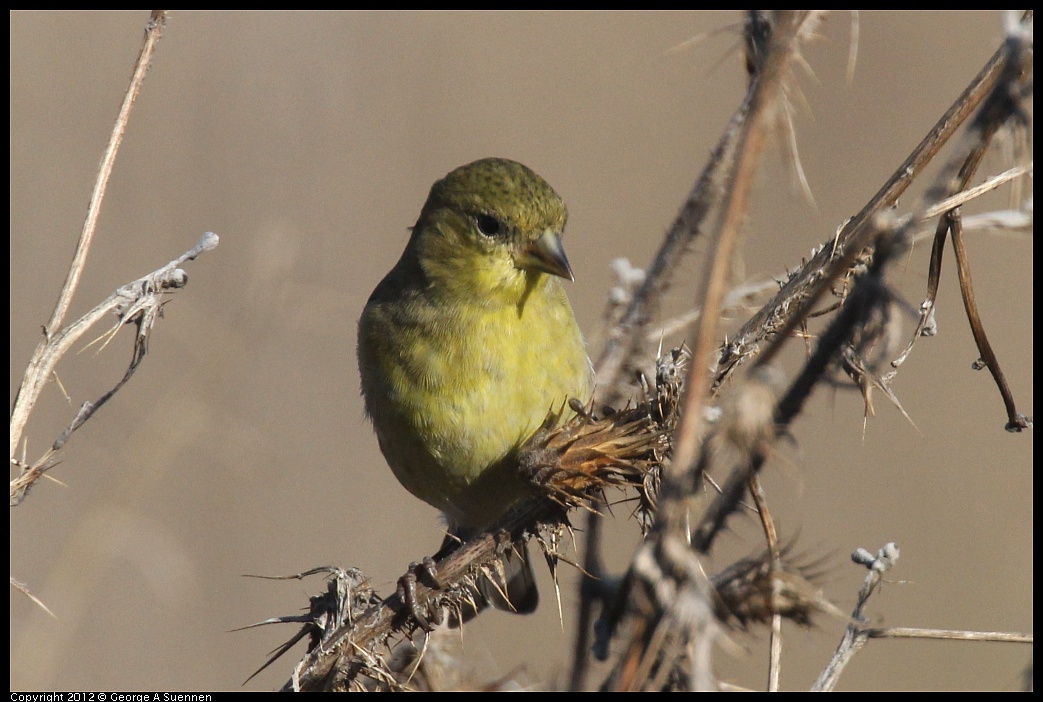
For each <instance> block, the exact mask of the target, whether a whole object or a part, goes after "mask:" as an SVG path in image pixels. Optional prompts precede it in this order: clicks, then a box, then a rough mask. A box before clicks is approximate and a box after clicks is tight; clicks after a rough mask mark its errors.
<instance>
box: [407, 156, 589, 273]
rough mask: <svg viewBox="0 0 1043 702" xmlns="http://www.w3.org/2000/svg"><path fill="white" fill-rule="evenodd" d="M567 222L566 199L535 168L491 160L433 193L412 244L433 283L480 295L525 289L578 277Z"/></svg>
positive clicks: (455, 174) (454, 175)
mask: <svg viewBox="0 0 1043 702" xmlns="http://www.w3.org/2000/svg"><path fill="white" fill-rule="evenodd" d="M567 218H568V213H567V211H566V209H565V203H564V201H563V200H562V199H561V196H559V195H558V194H557V193H556V192H555V191H554V189H553V188H552V187H551V186H550V185H549V184H548V183H547V181H545V180H544V179H543V178H541V177H540V176H539V175H537V174H536V173H535V172H534V171H532V170H531V169H530V168H528V167H526V166H524V165H522V164H520V163H518V162H516V161H511V160H508V159H504V158H486V159H482V160H480V161H475V162H473V163H469V164H467V165H465V166H460V167H459V168H457V169H455V170H453V171H451V172H450V173H449V174H448V175H446V176H445V177H444V178H442V179H441V180H439V181H438V182H436V183H435V184H434V185H433V186H432V187H431V193H430V194H429V195H428V198H427V202H426V203H425V204H424V208H423V210H422V211H421V213H420V218H419V219H418V220H417V223H416V226H415V227H414V228H413V242H412V244H413V245H414V246H416V251H417V255H418V256H419V259H420V264H421V266H422V267H423V269H424V271H425V273H427V275H428V276H429V277H431V278H434V279H439V280H448V281H453V282H455V283H460V284H468V286H469V287H473V288H474V289H473V290H472V292H476V293H485V292H488V291H490V290H493V289H501V290H515V289H518V290H520V289H521V288H523V287H527V286H528V284H529V282H531V281H529V274H532V273H549V274H551V275H555V276H560V277H562V278H568V279H569V280H572V279H573V277H572V268H571V267H570V265H569V262H568V259H567V258H566V257H565V250H564V249H563V248H562V245H561V235H562V232H563V230H564V228H565V221H566V219H567ZM470 284H474V285H470ZM519 286H520V287H519Z"/></svg>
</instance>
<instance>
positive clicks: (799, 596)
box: [710, 551, 846, 628]
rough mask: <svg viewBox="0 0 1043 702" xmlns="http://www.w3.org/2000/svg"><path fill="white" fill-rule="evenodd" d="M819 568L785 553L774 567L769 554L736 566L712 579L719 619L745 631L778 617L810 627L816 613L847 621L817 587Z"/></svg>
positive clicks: (766, 552)
mask: <svg viewBox="0 0 1043 702" xmlns="http://www.w3.org/2000/svg"><path fill="white" fill-rule="evenodd" d="M819 566H820V563H819V562H813V563H799V562H797V559H792V558H789V557H787V555H786V554H785V553H784V554H783V558H782V559H781V560H780V561H779V562H778V563H773V562H772V559H771V555H770V554H769V553H768V551H765V552H764V553H761V554H760V555H758V556H754V557H751V558H745V559H743V560H741V561H738V562H737V563H734V564H733V565H731V566H729V567H728V568H726V569H725V570H723V571H721V572H720V573H718V574H716V575H714V576H712V577H711V578H710V582H711V583H712V584H713V586H714V588H715V589H716V591H717V596H718V597H717V599H716V601H715V602H714V605H715V609H716V614H717V618H718V619H720V620H721V621H722V622H729V621H733V622H735V623H737V624H738V626H739V627H741V628H746V626H747V625H749V624H750V623H751V622H755V623H762V622H767V621H770V620H771V618H772V616H773V615H775V614H778V615H781V616H782V617H784V618H786V619H789V620H791V621H794V622H796V623H797V624H800V625H802V626H811V624H812V617H813V616H814V615H815V614H817V613H827V614H832V615H835V616H838V617H845V616H846V615H845V614H844V613H843V612H842V611H840V609H838V608H837V607H836V606H835V605H834V604H833V603H832V602H830V601H829V600H827V599H826V597H825V595H824V594H823V593H822V589H821V588H820V587H819V586H818V585H817V584H816V583H815V581H816V580H817V579H819V578H820V577H821V571H819V570H818V568H819Z"/></svg>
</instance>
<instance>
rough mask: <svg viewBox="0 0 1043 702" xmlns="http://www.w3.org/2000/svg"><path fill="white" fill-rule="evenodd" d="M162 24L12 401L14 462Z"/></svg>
mask: <svg viewBox="0 0 1043 702" xmlns="http://www.w3.org/2000/svg"><path fill="white" fill-rule="evenodd" d="M166 21H167V11H166V10H153V11H152V14H151V16H150V17H149V21H148V24H147V25H146V26H145V39H144V43H143V44H142V46H141V53H140V54H139V55H138V60H137V62H136V63H135V64H134V72H133V74H132V75H131V78H130V86H129V87H128V88H127V93H126V95H124V97H123V104H122V105H121V106H120V111H119V114H118V115H117V117H116V124H115V126H113V128H112V136H111V137H110V138H109V144H108V146H107V147H106V149H105V153H104V155H103V156H102V159H101V165H100V166H99V169H98V177H97V178H96V179H95V183H94V191H93V192H92V193H91V199H90V203H89V204H88V205H87V218H86V219H85V220H84V223H83V231H82V232H81V234H80V240H79V242H78V243H77V245H76V253H75V254H73V259H72V265H70V267H69V273H68V275H67V276H66V278H65V284H64V285H63V286H62V291H61V293H60V294H59V295H58V302H57V304H55V306H54V312H52V313H51V319H50V320H49V321H48V322H47V325H46V326H45V327H44V336H43V339H41V340H40V344H39V345H38V346H37V347H36V351H35V352H34V354H33V357H32V359H31V360H30V361H29V365H28V367H27V368H26V369H25V376H24V378H23V379H22V385H21V387H20V388H19V390H18V395H17V396H16V397H15V402H14V408H13V409H12V411H11V460H12V461H14V459H15V452H16V451H17V449H18V445H19V443H20V442H21V439H22V432H23V431H24V430H25V424H26V422H28V421H29V415H30V413H31V412H32V409H33V407H34V406H35V405H36V400H37V399H38V398H39V397H40V393H41V392H43V387H44V384H45V383H46V382H47V380H48V378H50V377H51V372H52V371H53V370H54V364H55V363H57V361H58V359H57V358H55V357H54V356H53V355H49V354H48V353H47V351H48V344H49V340H50V337H51V335H52V334H54V333H55V330H56V329H58V328H59V327H60V326H61V324H62V321H63V320H64V319H65V313H66V311H67V310H68V309H69V305H70V304H71V303H72V297H73V295H74V294H75V293H76V288H77V286H78V285H79V282H80V276H81V275H82V273H83V268H84V266H85V265H86V263H87V252H88V251H89V250H90V246H91V242H92V241H93V240H94V232H95V231H96V230H97V227H98V216H99V215H100V213H101V205H102V202H103V201H104V199H105V191H106V189H107V188H108V184H109V178H110V176H111V175H112V168H113V166H114V165H115V163H116V154H117V152H118V151H119V147H120V144H121V143H122V142H123V135H124V134H125V133H126V131H127V123H128V121H129V120H130V111H131V109H132V108H133V107H134V102H135V100H137V97H138V94H139V93H140V92H141V86H142V84H143V83H144V81H145V75H146V74H147V73H148V68H149V63H150V62H151V61H152V54H153V53H154V52H155V50H156V44H157V43H158V42H159V38H160V37H161V36H162V35H163V29H164V27H165V26H166Z"/></svg>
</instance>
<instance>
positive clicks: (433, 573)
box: [396, 556, 442, 631]
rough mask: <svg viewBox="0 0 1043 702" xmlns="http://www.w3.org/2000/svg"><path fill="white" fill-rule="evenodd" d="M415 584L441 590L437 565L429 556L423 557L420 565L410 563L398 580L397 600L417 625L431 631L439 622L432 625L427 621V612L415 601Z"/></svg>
mask: <svg viewBox="0 0 1043 702" xmlns="http://www.w3.org/2000/svg"><path fill="white" fill-rule="evenodd" d="M417 582H423V583H424V584H425V585H427V586H428V587H431V588H433V589H436V590H437V589H441V587H442V583H441V581H440V580H439V579H438V565H437V564H436V563H435V560H434V559H433V558H431V557H430V556H425V557H424V560H423V562H421V563H415V562H414V563H410V564H409V570H408V571H407V572H406V574H405V575H403V576H402V577H401V578H399V579H398V588H397V590H396V592H397V593H398V599H399V600H400V601H401V602H402V604H403V605H405V608H406V612H407V613H409V614H411V615H412V616H413V619H414V620H416V623H417V625H419V626H420V628H421V629H423V630H424V631H432V630H433V629H434V628H435V626H436V625H437V624H438V623H439V622H435V623H434V624H432V623H431V622H430V620H429V619H428V616H429V614H430V613H429V611H425V608H424V607H423V606H421V604H420V602H419V600H418V599H417V591H416V585H417Z"/></svg>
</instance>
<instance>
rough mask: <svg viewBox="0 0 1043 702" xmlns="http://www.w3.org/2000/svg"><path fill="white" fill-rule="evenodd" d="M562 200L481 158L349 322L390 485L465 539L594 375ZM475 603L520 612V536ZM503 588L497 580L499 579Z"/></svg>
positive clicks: (525, 591) (523, 575) (501, 501)
mask: <svg viewBox="0 0 1043 702" xmlns="http://www.w3.org/2000/svg"><path fill="white" fill-rule="evenodd" d="M567 218H568V213H567V209H566V206H565V203H564V201H563V200H562V198H561V196H560V195H558V193H557V192H555V190H554V189H553V188H552V187H551V186H550V185H549V184H548V183H547V181H545V180H544V179H543V178H542V177H540V176H539V175H537V174H536V173H535V172H534V171H533V170H531V169H530V168H528V167H527V166H524V165H522V164H521V163H518V162H517V161H512V160H509V159H505V158H485V159H481V160H478V161H474V162H473V163H469V164H466V165H463V166H460V167H459V168H456V169H455V170H453V171H451V172H449V173H448V174H447V175H446V176H445V177H443V178H442V179H440V180H438V181H436V182H435V183H434V185H433V186H432V187H431V190H430V193H429V195H428V197H427V200H426V202H425V203H424V205H423V208H422V209H421V211H420V215H419V217H418V219H417V220H416V224H415V225H414V226H413V227H412V228H411V234H410V237H409V241H408V243H407V244H406V247H405V250H404V251H403V253H402V255H401V257H400V258H399V260H398V262H397V263H396V264H395V265H394V267H393V268H392V269H391V271H390V272H389V273H388V274H387V275H386V276H384V278H383V280H381V282H380V283H379V284H378V285H377V286H376V288H375V289H374V290H373V293H372V295H371V296H370V297H369V300H368V301H367V303H366V305H365V307H364V309H363V312H362V315H361V317H360V320H359V327H358V363H359V373H360V376H361V386H362V394H363V398H364V405H365V410H366V414H367V415H368V417H369V418H370V419H371V420H372V423H373V427H374V430H375V432H376V435H377V440H378V443H379V445H380V449H381V452H382V453H383V454H384V458H385V459H386V460H387V463H388V465H389V466H390V467H391V470H392V472H393V473H394V474H395V477H396V478H398V481H399V482H400V483H401V484H402V485H403V486H404V487H405V488H406V489H407V490H408V491H409V492H411V493H412V494H413V495H415V496H416V497H418V498H420V499H421V500H423V501H424V502H427V503H428V504H430V505H432V506H434V507H436V508H437V509H439V510H441V511H442V513H443V515H444V517H445V520H446V522H447V525H448V529H449V532H448V533H449V537H447V540H446V542H445V543H444V544H443V552H444V551H445V548H446V545H447V544H449V542H450V540H454V539H458V540H466V539H467V538H469V537H471V536H473V535H475V534H477V533H479V532H480V531H481V530H482V529H484V528H486V527H488V526H489V525H490V524H491V523H492V522H494V521H495V520H496V519H497V518H499V517H500V516H502V515H503V514H504V513H505V512H506V511H507V510H508V509H509V508H510V507H511V506H512V505H514V504H516V503H517V502H518V501H519V500H521V499H523V498H525V497H526V496H529V495H531V494H532V491H531V488H530V487H529V486H528V485H527V484H526V483H525V482H524V481H523V480H522V479H521V478H520V477H519V476H518V475H517V472H516V469H515V465H516V458H517V455H518V451H519V449H520V447H521V446H522V445H523V444H524V443H525V442H526V440H528V439H529V438H530V437H531V436H532V435H533V434H534V433H535V432H536V431H537V430H539V429H540V428H541V426H542V425H543V424H544V422H545V420H546V419H547V417H548V416H549V414H550V413H551V412H555V411H556V412H562V411H564V415H563V416H565V417H567V416H568V415H569V410H568V408H567V404H568V403H569V402H570V401H571V400H572V399H578V400H579V401H580V402H582V403H586V402H587V401H588V400H589V399H590V397H591V395H592V394H593V389H594V374H593V369H592V366H591V364H590V360H589V358H588V356H587V350H586V346H585V343H584V340H583V336H582V334H581V332H580V327H579V324H578V323H577V321H576V317H575V314H574V312H573V310H572V306H571V305H570V304H569V299H568V297H567V295H566V292H565V286H564V282H565V281H573V280H574V277H573V274H572V267H571V266H570V264H569V261H568V258H567V257H566V255H565V250H564V248H563V246H562V243H561V237H562V234H563V232H564V228H565V223H566V220H567ZM521 555H522V558H520V559H517V558H516V559H513V561H512V562H510V563H508V564H507V566H508V576H507V578H506V582H505V583H500V584H498V585H497V584H494V585H493V586H492V587H490V586H489V583H488V582H485V583H482V582H480V583H479V588H478V589H479V591H480V592H481V594H482V596H483V598H484V599H485V600H486V602H488V603H491V604H493V605H494V607H496V608H498V609H504V610H508V611H515V612H522V613H527V612H531V611H533V610H534V609H535V608H536V605H537V602H538V594H537V591H536V587H535V580H534V577H533V575H532V571H531V566H530V564H529V561H528V557H527V553H526V552H525V550H524V545H522V547H521ZM504 585H506V587H503V586H504Z"/></svg>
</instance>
